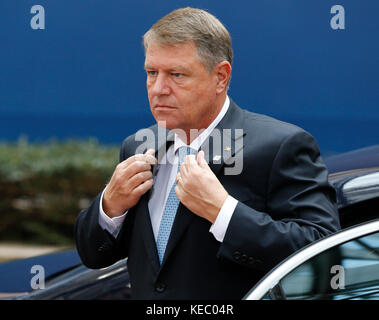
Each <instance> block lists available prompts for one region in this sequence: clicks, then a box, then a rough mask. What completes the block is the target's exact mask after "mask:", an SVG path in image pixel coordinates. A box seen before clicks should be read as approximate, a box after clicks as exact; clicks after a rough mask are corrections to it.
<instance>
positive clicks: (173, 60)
mask: <svg viewBox="0 0 379 320" xmlns="http://www.w3.org/2000/svg"><path fill="white" fill-rule="evenodd" d="M196 64H201V65H202V63H201V62H200V60H199V58H198V55H197V50H196V46H195V44H194V43H191V42H184V43H178V44H175V45H162V44H158V43H155V42H153V43H150V44H149V46H148V48H147V50H146V56H145V68H148V67H161V68H165V67H167V68H172V67H184V68H185V67H187V68H189V67H192V66H193V65H196Z"/></svg>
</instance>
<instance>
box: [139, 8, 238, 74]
mask: <svg viewBox="0 0 379 320" xmlns="http://www.w3.org/2000/svg"><path fill="white" fill-rule="evenodd" d="M150 41H154V42H155V41H156V42H158V43H159V44H162V45H175V44H178V43H184V42H193V43H195V45H196V48H197V54H198V57H199V59H200V61H201V62H202V63H203V64H204V66H205V68H206V69H207V70H208V72H211V71H212V70H213V68H214V67H215V66H216V65H217V64H219V63H220V62H222V61H228V62H229V63H230V64H232V62H233V48H232V40H231V37H230V34H229V32H228V30H226V28H225V27H224V25H223V24H222V23H221V22H220V21H219V20H218V19H217V18H216V17H215V16H213V15H212V14H210V13H208V12H206V11H204V10H201V9H196V8H190V7H187V8H182V9H177V10H174V11H172V12H171V13H169V14H167V15H166V16H164V17H162V18H161V19H160V20H158V22H156V23H155V24H154V25H153V26H152V27H151V28H150V29H149V30H148V31H147V32H146V33H145V34H144V36H143V45H144V48H145V53H146V51H147V48H148V45H149V43H150Z"/></svg>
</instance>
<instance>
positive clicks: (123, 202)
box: [103, 149, 157, 218]
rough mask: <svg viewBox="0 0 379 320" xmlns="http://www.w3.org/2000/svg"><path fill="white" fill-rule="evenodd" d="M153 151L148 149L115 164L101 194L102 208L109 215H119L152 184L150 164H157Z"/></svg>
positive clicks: (130, 206)
mask: <svg viewBox="0 0 379 320" xmlns="http://www.w3.org/2000/svg"><path fill="white" fill-rule="evenodd" d="M154 153H155V151H154V150H153V149H149V150H147V151H146V153H144V154H136V155H134V156H131V157H130V158H128V159H126V160H124V161H122V162H120V163H119V164H118V165H117V167H116V169H115V171H114V172H113V175H112V178H111V180H110V182H109V184H108V185H107V188H106V190H105V192H104V195H103V210H104V212H105V213H106V214H107V215H108V216H109V217H111V218H114V217H117V216H121V215H122V214H123V213H124V212H125V211H127V210H129V209H130V208H132V207H133V206H135V205H136V204H137V202H138V201H139V199H140V198H141V196H142V195H143V194H145V193H146V192H147V191H148V190H149V189H150V188H151V187H152V186H153V175H152V173H151V165H155V164H157V159H156V158H155V157H154Z"/></svg>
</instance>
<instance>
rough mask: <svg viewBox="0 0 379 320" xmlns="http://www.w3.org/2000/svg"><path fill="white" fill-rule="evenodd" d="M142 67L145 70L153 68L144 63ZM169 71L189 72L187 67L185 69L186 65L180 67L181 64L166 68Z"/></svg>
mask: <svg viewBox="0 0 379 320" xmlns="http://www.w3.org/2000/svg"><path fill="white" fill-rule="evenodd" d="M144 69H145V70H151V69H152V70H154V69H155V68H154V67H153V66H151V65H148V64H146V65H144ZM168 71H169V72H185V73H188V72H189V69H187V68H186V67H181V66H177V67H174V68H171V69H169V70H168Z"/></svg>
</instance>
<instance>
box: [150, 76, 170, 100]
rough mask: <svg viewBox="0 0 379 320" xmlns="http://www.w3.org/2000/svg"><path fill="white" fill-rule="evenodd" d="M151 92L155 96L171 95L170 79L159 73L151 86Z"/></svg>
mask: <svg viewBox="0 0 379 320" xmlns="http://www.w3.org/2000/svg"><path fill="white" fill-rule="evenodd" d="M150 92H151V93H152V94H154V95H169V94H170V93H171V88H170V85H169V79H168V78H167V77H166V76H165V75H164V74H161V73H159V74H158V75H157V77H156V78H155V80H154V81H153V83H152V84H151V87H150Z"/></svg>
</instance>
